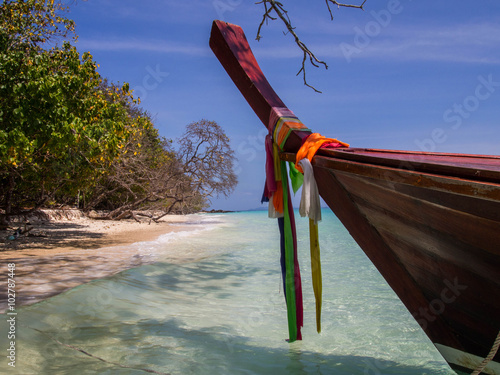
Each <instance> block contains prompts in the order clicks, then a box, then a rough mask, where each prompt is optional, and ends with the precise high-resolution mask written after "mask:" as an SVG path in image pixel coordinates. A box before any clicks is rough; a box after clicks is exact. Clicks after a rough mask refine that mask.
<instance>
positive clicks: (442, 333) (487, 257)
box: [210, 21, 500, 375]
mask: <svg viewBox="0 0 500 375" xmlns="http://www.w3.org/2000/svg"><path fill="white" fill-rule="evenodd" d="M210 46H211V48H212V50H213V52H214V53H215V55H216V56H217V58H218V59H219V61H220V62H221V64H222V65H223V67H224V68H225V70H226V72H227V73H228V75H229V76H230V77H231V78H232V80H233V82H234V83H235V84H236V86H237V87H238V88H239V90H240V91H241V93H242V94H243V96H244V97H245V99H246V100H247V101H248V103H249V105H250V106H251V107H252V109H253V110H254V111H255V113H256V114H257V116H258V117H259V119H260V120H261V121H262V122H263V124H264V125H265V126H266V127H267V126H268V121H269V118H270V114H271V113H272V112H273V108H276V107H280V108H283V107H285V105H284V103H283V102H282V101H281V99H280V98H279V97H278V96H277V95H276V93H275V92H274V90H273V89H272V87H271V85H270V84H269V83H268V81H267V80H266V78H265V76H264V74H263V73H262V71H261V69H260V67H259V65H258V64H257V61H256V60H255V57H254V55H253V54H252V52H251V50H250V47H249V45H248V42H247V40H246V38H245V35H244V33H243V30H242V29H241V28H240V27H239V26H236V25H232V24H228V23H226V22H222V21H214V24H213V27H212V34H211V37H210ZM308 136H309V133H306V132H301V131H293V132H292V133H291V134H290V137H289V138H288V141H287V142H286V144H285V145H284V151H285V152H284V153H282V155H281V157H282V158H283V159H284V160H289V161H295V153H296V152H297V151H298V149H299V148H300V146H301V144H302V142H303V141H304V140H305V139H306V138H307V137H308ZM312 164H313V168H314V175H315V179H316V182H317V184H318V188H319V192H320V195H321V196H322V198H323V199H324V200H325V202H326V203H327V204H328V206H329V207H330V208H331V209H332V211H333V212H334V213H335V214H336V215H337V217H338V218H339V219H340V220H341V221H342V223H343V224H344V226H345V227H346V228H347V230H348V231H349V232H350V234H351V235H352V237H353V238H354V239H355V240H356V242H357V243H358V244H359V246H360V247H361V249H362V250H363V251H364V252H365V253H366V255H367V256H368V257H369V258H370V260H371V261H372V262H373V264H374V265H375V266H376V268H377V269H378V270H379V272H380V273H381V274H382V276H383V277H384V278H385V280H386V281H387V283H388V284H389V285H390V286H391V288H392V289H393V290H394V291H395V292H396V294H397V295H398V297H399V298H400V299H401V301H402V302H403V303H404V305H405V306H406V307H407V309H408V310H409V311H410V313H411V314H412V316H413V317H414V318H415V319H416V321H417V322H418V323H419V324H420V325H421V327H422V329H423V330H424V331H425V333H426V334H427V335H428V337H429V338H430V339H431V340H432V342H433V343H434V344H435V346H436V348H437V349H438V350H439V351H440V352H441V354H442V355H443V357H444V358H445V359H446V360H447V361H448V363H449V364H450V366H451V367H452V368H454V369H456V370H457V371H458V370H462V371H465V372H466V373H471V372H472V371H473V370H475V369H477V368H478V366H479V365H480V364H481V361H482V360H483V358H485V357H487V356H488V354H489V353H490V351H491V349H492V347H494V342H495V339H496V337H497V335H498V334H499V331H500V157H499V156H482V155H465V154H443V153H426V152H412V151H391V150H373V149H352V148H343V149H334V150H327V149H320V150H319V151H318V154H316V156H315V157H314V158H313V159H312ZM499 363H500V351H499V352H498V353H497V354H496V355H495V356H494V358H493V360H492V361H491V362H489V364H488V365H487V366H486V368H485V369H484V370H483V372H482V373H485V374H493V375H496V374H498V375H500V365H499Z"/></svg>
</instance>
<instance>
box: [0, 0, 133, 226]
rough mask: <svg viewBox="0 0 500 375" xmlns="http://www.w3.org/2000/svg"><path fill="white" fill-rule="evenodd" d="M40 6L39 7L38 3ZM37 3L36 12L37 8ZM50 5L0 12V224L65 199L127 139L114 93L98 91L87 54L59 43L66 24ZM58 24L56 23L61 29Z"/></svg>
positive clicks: (16, 4) (16, 5)
mask: <svg viewBox="0 0 500 375" xmlns="http://www.w3.org/2000/svg"><path fill="white" fill-rule="evenodd" d="M43 4H44V5H43ZM42 5H43V6H42ZM56 5H57V4H54V2H53V1H48V2H46V4H45V2H44V1H7V2H4V6H3V7H2V11H1V13H0V23H1V24H2V27H3V28H2V33H1V43H2V44H1V45H0V124H1V126H0V184H1V186H2V190H0V207H2V208H3V211H4V212H3V213H2V214H0V220H1V221H2V222H3V224H4V225H5V222H6V218H7V217H8V216H9V215H11V214H15V213H20V212H24V211H25V210H26V209H34V208H37V207H40V206H41V205H43V204H45V203H46V202H48V201H49V200H51V199H54V197H55V196H56V194H62V193H64V194H65V195H68V194H73V196H76V193H77V191H78V190H79V189H80V187H81V185H82V184H86V183H87V179H91V178H92V176H95V175H96V174H99V173H102V171H103V170H105V168H106V167H107V166H108V165H109V164H110V163H111V161H112V160H113V159H114V158H115V157H116V156H117V154H118V150H119V145H120V143H121V142H122V141H123V140H124V139H126V137H127V134H126V133H127V128H126V127H125V126H124V125H125V122H126V119H127V113H126V110H125V108H124V106H123V104H122V101H123V100H122V99H121V98H122V97H127V96H130V92H129V91H128V87H127V86H126V85H125V86H124V87H123V88H122V89H121V90H114V91H113V92H111V91H109V92H104V91H103V90H102V89H101V88H100V83H101V77H100V75H99V74H98V73H97V71H96V68H97V64H96V63H95V62H94V61H93V59H92V56H91V55H90V53H83V54H81V55H80V54H79V53H78V52H77V50H76V48H75V47H72V46H71V45H70V44H69V43H64V44H63V46H62V47H61V48H59V47H53V48H51V49H50V50H43V49H42V48H41V46H40V44H41V43H48V42H49V41H51V38H52V37H59V36H65V35H67V32H68V31H69V30H71V29H72V22H71V21H69V20H66V19H64V18H61V17H59V16H58V15H57V10H60V8H59V7H58V6H56ZM61 24H62V25H61Z"/></svg>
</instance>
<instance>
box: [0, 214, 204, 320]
mask: <svg viewBox="0 0 500 375" xmlns="http://www.w3.org/2000/svg"><path fill="white" fill-rule="evenodd" d="M52 216H53V215H52ZM190 218H191V219H192V216H189V215H188V216H183V215H168V216H165V217H164V218H162V219H161V220H160V221H159V222H158V223H156V222H154V221H151V222H149V221H144V222H141V223H138V222H136V221H134V220H121V221H109V220H96V219H89V218H87V217H84V216H82V215H79V214H74V213H73V214H70V215H64V216H63V217H60V218H56V219H55V220H54V219H51V220H50V221H41V222H35V223H32V229H31V230H30V231H29V233H27V234H25V235H22V236H20V237H19V238H17V239H15V240H9V239H8V237H9V235H12V230H10V231H0V267H1V268H0V269H1V271H0V313H2V312H5V310H6V308H7V306H8V304H7V301H8V297H9V295H8V294H9V291H8V287H7V285H8V283H7V278H8V276H7V274H8V264H15V293H16V297H15V298H16V303H15V305H16V307H19V306H22V305H27V304H32V303H36V302H39V301H41V300H43V299H46V298H48V297H51V296H54V295H57V294H59V293H61V292H63V291H65V290H68V289H70V288H74V287H76V286H78V285H80V284H83V283H86V282H89V281H91V280H94V279H98V278H103V277H106V276H110V275H113V274H115V273H117V272H120V271H122V270H125V269H128V268H132V267H137V266H140V265H142V264H145V263H150V262H151V261H153V260H152V259H151V258H148V257H147V256H144V255H141V254H138V253H137V252H136V251H134V250H130V249H128V248H127V245H131V244H133V243H136V242H143V241H154V240H155V239H157V238H158V237H159V236H161V235H163V234H166V233H170V232H176V231H186V230H190V229H194V228H193V226H192V225H188V221H189V220H190ZM183 224H185V225H183Z"/></svg>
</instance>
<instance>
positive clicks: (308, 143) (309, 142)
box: [295, 133, 349, 173]
mask: <svg viewBox="0 0 500 375" xmlns="http://www.w3.org/2000/svg"><path fill="white" fill-rule="evenodd" d="M325 143H338V144H340V145H341V146H344V147H349V144H348V143H344V142H341V141H339V140H338V139H335V138H326V137H323V136H322V135H321V134H319V133H312V134H311V135H310V136H309V137H307V139H306V140H305V142H304V143H303V144H302V147H300V149H299V151H298V152H297V157H296V159H295V168H297V170H299V171H300V172H301V173H304V171H303V170H302V167H301V166H300V165H299V161H301V160H302V159H304V158H307V159H309V161H311V160H312V158H313V157H314V155H316V152H318V150H319V149H320V148H321V146H323V145H324V144H325Z"/></svg>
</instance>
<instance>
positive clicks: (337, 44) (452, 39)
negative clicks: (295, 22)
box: [256, 23, 500, 64]
mask: <svg viewBox="0 0 500 375" xmlns="http://www.w3.org/2000/svg"><path fill="white" fill-rule="evenodd" d="M335 29H336V30H337V31H339V33H338V34H336V35H332V34H331V33H326V35H316V37H315V38H314V40H316V42H309V43H307V40H306V39H309V40H311V39H313V38H311V36H310V35H309V36H307V37H304V41H306V43H307V44H308V47H309V49H310V50H312V51H313V52H314V53H315V54H316V56H317V57H318V58H320V59H321V58H322V59H327V58H330V59H331V58H334V59H337V58H340V59H345V57H346V56H345V55H346V53H345V52H344V50H346V48H347V51H351V52H352V53H351V54H350V55H349V57H350V58H351V59H352V60H355V59H380V60H392V61H442V62H461V63H487V64H498V63H499V62H500V24H496V23H477V24H474V23H471V24H462V25H454V26H443V27H438V26H427V25H413V26H404V27H403V26H394V27H393V26H391V25H388V26H387V27H386V28H380V33H378V34H377V35H373V34H372V35H373V36H367V35H366V33H365V32H364V30H363V27H362V26H361V27H358V28H357V29H351V32H350V33H346V29H345V27H342V26H341V25H336V26H335ZM340 30H342V32H340ZM360 30H361V32H362V33H363V36H362V35H361V32H360ZM286 38H288V36H283V39H286ZM288 39H290V38H288ZM318 40H321V41H320V42H318ZM275 42H276V41H275ZM281 42H282V43H279V46H278V47H260V48H259V50H258V55H259V57H262V58H264V57H265V58H273V59H275V58H297V57H300V56H302V52H301V51H300V50H299V49H298V47H296V46H295V45H293V44H292V43H290V41H288V40H282V41H281ZM342 46H343V48H344V49H343V48H342ZM349 48H350V49H349ZM256 54H257V53H256Z"/></svg>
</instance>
